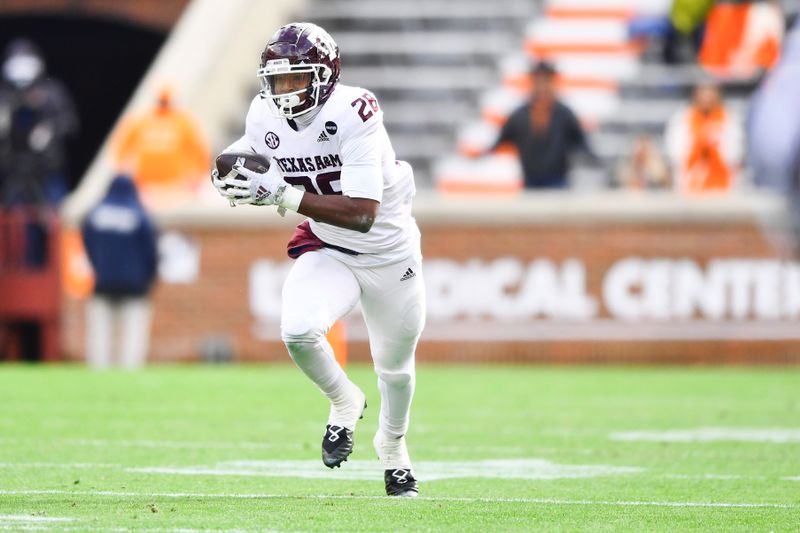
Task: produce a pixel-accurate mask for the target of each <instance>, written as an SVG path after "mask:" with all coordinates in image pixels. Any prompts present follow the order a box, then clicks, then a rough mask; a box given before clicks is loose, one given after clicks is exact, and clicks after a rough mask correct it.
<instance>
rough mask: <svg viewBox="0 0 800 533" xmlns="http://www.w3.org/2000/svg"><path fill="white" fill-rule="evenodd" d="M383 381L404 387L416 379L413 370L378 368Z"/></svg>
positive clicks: (395, 386) (390, 384) (393, 385)
mask: <svg viewBox="0 0 800 533" xmlns="http://www.w3.org/2000/svg"><path fill="white" fill-rule="evenodd" d="M377 372H378V377H379V378H380V380H381V381H383V382H384V383H386V384H387V385H389V386H390V387H394V388H403V387H407V386H408V385H410V384H411V382H412V380H413V379H414V371H413V370H383V369H377Z"/></svg>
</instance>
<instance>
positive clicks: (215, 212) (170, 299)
mask: <svg viewBox="0 0 800 533" xmlns="http://www.w3.org/2000/svg"><path fill="white" fill-rule="evenodd" d="M495 203H496V204H497V205H495V206H494V207H489V206H487V203H486V202H485V201H479V200H454V199H443V198H441V197H439V196H437V195H435V194H430V195H422V196H421V197H420V198H418V201H417V202H416V207H415V215H416V217H417V219H418V222H419V224H420V227H421V229H422V232H423V253H424V255H425V259H426V266H425V276H426V284H427V286H428V324H427V327H426V330H425V332H424V334H423V337H422V340H421V343H420V346H419V350H418V358H419V360H420V361H441V362H451V361H452V362H455V361H458V362H478V361H481V362H485V361H493V362H520V363H523V362H524V363H528V362H547V363H590V362H591V363H610V362H622V363H643V364H651V363H654V364H673V363H674V364H678V363H680V364H686V363H698V364H703V363H711V364H718V363H719V364H736V363H759V364H787V363H798V362H800V328H798V320H799V319H800V264H798V263H796V262H794V261H792V260H791V259H790V258H789V257H788V254H787V251H788V249H789V244H788V241H787V237H788V235H787V234H786V232H784V231H783V230H781V227H782V226H781V220H780V213H781V203H780V199H778V198H774V197H771V196H768V195H759V194H749V195H746V196H736V197H720V198H705V199H694V200H686V199H680V198H676V197H674V196H672V195H632V194H626V193H606V194H601V195H586V196H575V195H571V194H569V193H553V194H549V195H530V196H525V195H524V196H521V197H518V198H512V199H508V200H503V201H501V202H495ZM222 204H224V203H222ZM269 211H270V210H268V209H257V208H236V209H231V208H228V207H226V206H224V205H220V202H210V203H209V204H208V205H193V206H190V207H186V208H184V209H178V210H173V211H171V212H163V213H161V214H160V216H159V220H160V224H161V227H162V231H163V234H162V241H161V251H162V261H161V266H160V274H161V279H162V281H161V283H160V284H159V286H158V288H157V289H156V291H155V294H154V303H155V313H154V327H153V338H152V350H151V360H153V361H161V362H169V361H196V360H199V359H201V353H202V352H203V350H204V347H206V348H207V347H208V346H211V345H212V344H214V343H217V344H218V343H220V342H222V343H223V344H224V343H229V344H230V345H231V347H232V349H233V353H234V358H235V360H237V361H276V360H287V356H286V353H285V350H284V348H283V346H282V344H281V343H280V340H279V315H280V286H281V282H282V280H283V277H284V276H285V273H286V271H287V269H288V268H289V266H290V264H291V263H290V260H289V259H288V258H287V257H286V255H285V245H286V242H287V240H288V239H289V237H290V236H291V234H292V230H293V226H294V225H295V224H297V223H298V222H299V220H301V219H300V218H299V217H297V216H294V217H292V216H289V217H287V218H286V219H281V218H280V217H277V216H276V215H275V214H274V213H272V212H269ZM398 271H399V272H400V273H399V274H398V275H402V273H403V272H404V271H405V266H403V265H398ZM63 316H64V326H65V327H64V346H65V349H66V352H67V354H68V357H69V358H70V359H81V358H82V353H83V303H82V301H81V300H79V299H75V298H68V299H67V301H66V303H65V307H64V315H63ZM346 323H347V327H348V337H349V339H350V359H351V360H356V361H366V360H368V358H369V353H368V347H367V344H366V332H365V330H364V327H363V325H362V324H361V320H360V317H359V316H358V311H357V310H356V311H355V312H354V313H352V314H351V315H350V316H349V317H348V319H347V320H346Z"/></svg>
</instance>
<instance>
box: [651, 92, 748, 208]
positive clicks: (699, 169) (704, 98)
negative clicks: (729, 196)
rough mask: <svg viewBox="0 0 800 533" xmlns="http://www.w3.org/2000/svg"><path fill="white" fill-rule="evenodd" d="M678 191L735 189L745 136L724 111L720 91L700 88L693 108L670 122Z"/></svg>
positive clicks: (667, 139)
mask: <svg viewBox="0 0 800 533" xmlns="http://www.w3.org/2000/svg"><path fill="white" fill-rule="evenodd" d="M665 145H666V152H667V155H668V156H669V160H670V163H671V164H672V171H673V184H674V186H675V189H676V190H677V191H679V192H682V193H684V194H702V193H706V192H724V191H729V190H730V189H731V188H733V185H734V181H735V178H736V177H737V174H738V171H739V169H740V167H741V165H742V159H743V157H744V132H743V130H742V125H741V123H740V121H739V119H738V117H736V116H735V115H734V114H733V113H731V112H729V111H728V110H726V109H725V107H724V105H723V103H722V97H721V95H720V91H719V88H718V87H717V86H716V85H713V84H711V83H707V84H703V85H700V86H698V87H697V88H696V89H695V91H694V98H693V101H692V105H691V106H689V107H688V108H686V109H683V110H680V111H678V112H677V113H676V114H675V115H673V117H672V118H671V119H670V121H669V123H668V124H667V128H666V132H665Z"/></svg>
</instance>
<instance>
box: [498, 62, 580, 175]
mask: <svg viewBox="0 0 800 533" xmlns="http://www.w3.org/2000/svg"><path fill="white" fill-rule="evenodd" d="M531 75H532V78H533V92H532V94H531V99H530V101H529V102H527V103H526V104H525V105H523V106H522V107H520V108H518V109H517V110H516V111H514V112H513V113H512V114H511V116H509V118H508V120H507V121H506V123H505V125H504V126H503V128H502V130H500V136H499V137H498V139H497V142H496V143H495V148H496V147H498V146H499V145H501V144H512V145H513V146H514V147H515V148H516V150H517V153H518V154H519V158H520V162H521V163H522V172H523V175H524V177H525V188H526V189H547V188H549V189H562V188H565V187H567V184H568V181H567V174H568V172H569V156H570V154H571V153H572V152H573V151H576V150H582V151H584V152H586V153H587V154H589V155H591V154H592V152H591V150H590V149H589V146H588V144H587V142H586V137H585V135H584V133H583V130H582V129H581V125H580V123H579V122H578V119H577V118H576V117H575V113H573V112H572V110H571V109H570V108H569V107H567V106H566V105H564V104H563V103H561V102H560V101H559V100H558V99H557V98H556V92H555V75H556V70H555V67H553V65H551V64H550V63H547V62H541V63H538V64H537V65H536V66H535V67H534V68H533V70H532V72H531Z"/></svg>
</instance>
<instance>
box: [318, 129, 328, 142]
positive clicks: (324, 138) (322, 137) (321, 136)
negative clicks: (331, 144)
mask: <svg viewBox="0 0 800 533" xmlns="http://www.w3.org/2000/svg"><path fill="white" fill-rule="evenodd" d="M330 140H331V139H330V137H328V134H327V133H325V132H324V131H323V132H322V133H320V134H319V137H317V142H318V143H321V142H323V141H330Z"/></svg>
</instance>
